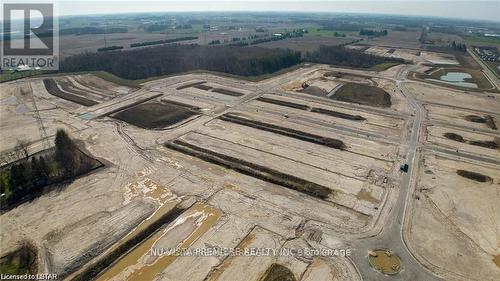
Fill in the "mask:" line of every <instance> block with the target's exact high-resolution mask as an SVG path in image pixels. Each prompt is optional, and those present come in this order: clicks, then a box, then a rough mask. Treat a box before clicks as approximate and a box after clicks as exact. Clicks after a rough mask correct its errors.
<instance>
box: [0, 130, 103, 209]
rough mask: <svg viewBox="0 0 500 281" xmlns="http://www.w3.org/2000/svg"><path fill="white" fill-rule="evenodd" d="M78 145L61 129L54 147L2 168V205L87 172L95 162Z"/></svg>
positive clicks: (9, 203) (0, 177)
mask: <svg viewBox="0 0 500 281" xmlns="http://www.w3.org/2000/svg"><path fill="white" fill-rule="evenodd" d="M95 162H96V161H95V160H93V159H92V158H90V157H88V156H86V155H85V154H83V153H82V152H80V150H79V149H78V148H77V146H76V144H75V143H74V141H73V140H72V139H71V138H70V137H69V136H68V134H67V133H66V132H65V131H63V130H58V131H57V133H56V138H55V150H54V151H49V152H48V153H44V154H42V155H40V156H31V157H30V156H29V154H28V153H27V152H26V153H24V158H22V159H21V160H19V161H17V162H15V163H12V164H11V165H10V166H9V167H5V168H3V169H2V170H0V194H2V200H1V203H2V204H1V205H2V208H4V207H5V206H6V205H7V206H8V205H12V204H15V203H17V202H19V201H20V200H22V199H23V198H25V197H29V196H31V197H34V196H35V195H37V194H41V192H42V191H43V187H45V186H47V185H48V184H52V183H56V182H60V181H62V180H65V179H69V178H72V177H75V176H77V175H80V174H82V173H85V172H87V171H89V170H90V169H92V168H93V167H94V166H95V165H96V163H95Z"/></svg>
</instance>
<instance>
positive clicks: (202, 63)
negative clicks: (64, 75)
mask: <svg viewBox="0 0 500 281" xmlns="http://www.w3.org/2000/svg"><path fill="white" fill-rule="evenodd" d="M300 61H301V60H300V52H294V51H291V50H283V49H267V48H260V47H245V48H241V47H236V46H200V45H180V44H174V45H164V46H155V47H149V48H141V49H137V50H130V51H116V52H109V53H83V54H79V55H74V56H71V57H68V58H66V59H65V60H64V61H63V62H62V63H61V71H63V72H75V71H93V70H103V71H107V72H110V73H112V74H114V75H116V76H119V77H122V78H126V79H143V78H148V77H152V76H161V75H166V74H174V73H180V72H186V71H191V70H198V69H203V70H209V71H218V72H224V73H230V74H235V75H241V76H258V75H262V74H268V73H273V72H275V71H278V70H280V69H283V68H286V67H290V66H293V65H296V64H298V63H300Z"/></svg>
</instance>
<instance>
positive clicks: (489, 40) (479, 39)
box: [464, 35, 500, 45]
mask: <svg viewBox="0 0 500 281" xmlns="http://www.w3.org/2000/svg"><path fill="white" fill-rule="evenodd" d="M464 39H465V41H467V43H470V44H474V43H483V44H494V45H500V38H499V37H483V36H477V35H466V36H464Z"/></svg>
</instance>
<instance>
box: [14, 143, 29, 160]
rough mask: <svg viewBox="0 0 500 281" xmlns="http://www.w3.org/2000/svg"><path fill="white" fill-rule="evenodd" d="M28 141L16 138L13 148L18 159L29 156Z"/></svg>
mask: <svg viewBox="0 0 500 281" xmlns="http://www.w3.org/2000/svg"><path fill="white" fill-rule="evenodd" d="M28 146H29V144H28V142H27V141H25V140H20V139H18V140H17V144H16V147H15V148H14V151H16V155H17V156H18V158H19V159H21V158H24V159H26V160H27V159H28V157H29V156H30V154H29V151H28Z"/></svg>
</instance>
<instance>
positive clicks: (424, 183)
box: [408, 153, 500, 280]
mask: <svg viewBox="0 0 500 281" xmlns="http://www.w3.org/2000/svg"><path fill="white" fill-rule="evenodd" d="M499 168H500V167H499V166H491V165H487V166H486V165H483V164H479V163H477V162H469V161H467V162H465V161H457V160H456V159H451V158H447V157H445V156H441V155H433V154H429V153H426V154H424V155H423V162H422V164H421V166H420V168H419V176H418V177H419V181H418V184H417V191H416V193H415V196H418V198H419V199H418V200H415V201H413V202H414V204H415V205H414V208H415V212H414V216H413V218H412V219H411V223H410V224H409V226H408V228H409V229H408V238H409V239H411V241H412V242H411V243H410V248H411V249H412V251H413V253H414V254H416V255H417V258H419V259H421V260H422V261H424V264H426V265H427V266H429V267H430V268H431V269H433V270H436V271H437V272H440V273H442V274H444V275H445V276H446V277H447V279H450V280H495V279H496V277H495V276H498V271H499V267H498V265H497V264H495V261H494V259H495V258H496V257H497V256H498V254H499V252H498V243H497V241H498V227H497V222H498V221H499V219H500V218H499V214H500V210H499V206H498V204H496V203H494V202H495V201H498V192H499V187H498V186H499V185H498V182H499V179H500V173H499V171H500V169H499ZM457 170H464V171H469V172H474V173H478V174H482V175H487V176H488V177H490V179H491V180H489V181H486V182H482V181H478V180H477V179H476V180H474V179H470V178H467V177H463V176H461V175H459V174H457ZM492 198H493V199H492Z"/></svg>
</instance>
